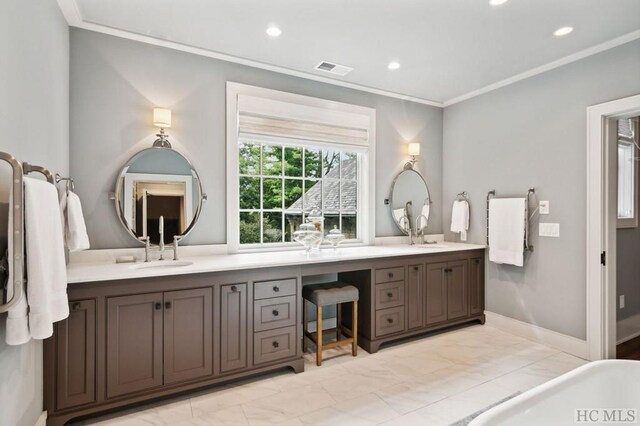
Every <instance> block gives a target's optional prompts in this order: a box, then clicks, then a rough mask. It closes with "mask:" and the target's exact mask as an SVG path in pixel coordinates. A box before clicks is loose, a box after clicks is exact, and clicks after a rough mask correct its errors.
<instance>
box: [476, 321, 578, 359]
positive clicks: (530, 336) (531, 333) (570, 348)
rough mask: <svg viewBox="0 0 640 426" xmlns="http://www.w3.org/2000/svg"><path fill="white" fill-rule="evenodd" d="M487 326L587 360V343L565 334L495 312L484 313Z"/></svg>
mask: <svg viewBox="0 0 640 426" xmlns="http://www.w3.org/2000/svg"><path fill="white" fill-rule="evenodd" d="M485 315H486V316H487V322H486V324H487V325H490V326H492V327H495V328H498V329H500V330H502V331H505V332H507V333H511V334H515V335H516V336H519V337H524V338H525V339H527V340H531V341H534V342H536V343H541V344H543V345H547V346H550V347H552V348H554V349H557V350H559V351H562V352H566V353H568V354H571V355H574V356H577V357H579V358H582V359H587V341H586V340H582V339H577V338H575V337H572V336H567V335H566V334H562V333H558V332H556V331H553V330H549V329H546V328H542V327H540V326H537V325H534V324H529V323H526V322H524V321H520V320H517V319H514V318H509V317H505V316H504V315H500V314H496V313H495V312H489V311H485Z"/></svg>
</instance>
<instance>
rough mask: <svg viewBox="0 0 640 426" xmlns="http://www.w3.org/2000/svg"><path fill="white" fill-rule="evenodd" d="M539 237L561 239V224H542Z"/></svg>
mask: <svg viewBox="0 0 640 426" xmlns="http://www.w3.org/2000/svg"><path fill="white" fill-rule="evenodd" d="M538 235H540V236H541V237H554V238H559V237H560V224H559V223H540V226H539V228H538Z"/></svg>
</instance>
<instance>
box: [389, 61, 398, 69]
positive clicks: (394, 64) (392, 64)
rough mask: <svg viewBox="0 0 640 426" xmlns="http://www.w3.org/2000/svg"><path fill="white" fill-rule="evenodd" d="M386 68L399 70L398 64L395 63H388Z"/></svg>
mask: <svg viewBox="0 0 640 426" xmlns="http://www.w3.org/2000/svg"><path fill="white" fill-rule="evenodd" d="M387 68H389V69H390V70H397V69H398V68H400V63H398V62H396V61H393V62H389V65H387Z"/></svg>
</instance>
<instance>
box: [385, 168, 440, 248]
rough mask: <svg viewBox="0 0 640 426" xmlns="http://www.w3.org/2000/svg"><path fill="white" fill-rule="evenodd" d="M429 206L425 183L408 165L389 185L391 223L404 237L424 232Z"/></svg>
mask: <svg viewBox="0 0 640 426" xmlns="http://www.w3.org/2000/svg"><path fill="white" fill-rule="evenodd" d="M430 204H431V199H430V197H429V187H428V186H427V182H426V181H425V179H424V177H423V176H422V175H421V174H420V172H418V171H417V170H415V169H414V168H413V167H412V166H411V163H408V164H407V165H405V167H404V169H403V170H402V171H401V172H400V173H398V175H397V176H396V177H395V179H394V180H393V183H392V184H391V195H390V196H389V207H390V208H391V216H392V218H393V221H394V222H395V224H396V225H397V226H398V229H400V231H402V232H403V233H404V234H405V235H409V234H410V233H411V232H413V233H414V234H415V235H417V234H418V233H420V232H424V229H425V228H426V227H427V222H428V220H429V205H430Z"/></svg>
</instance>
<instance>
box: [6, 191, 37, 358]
mask: <svg viewBox="0 0 640 426" xmlns="http://www.w3.org/2000/svg"><path fill="white" fill-rule="evenodd" d="M10 186H11V189H10V192H9V200H10V201H9V229H8V232H7V236H8V242H7V243H8V254H9V255H8V256H7V260H8V262H9V276H8V279H7V300H8V299H10V298H11V297H13V277H14V276H16V274H22V275H23V276H24V271H14V270H13V260H12V259H13V256H14V253H13V239H14V238H15V237H14V234H13V206H14V203H13V185H10ZM19 238H22V235H20V237H19ZM4 339H5V342H7V345H11V346H16V345H22V344H25V343H27V342H28V341H29V340H31V336H30V335H29V318H28V316H27V298H26V296H24V295H23V296H22V299H21V300H20V302H19V303H18V304H17V305H15V306H14V307H13V308H11V309H10V310H9V312H8V313H7V328H6V334H5V336H4Z"/></svg>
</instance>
